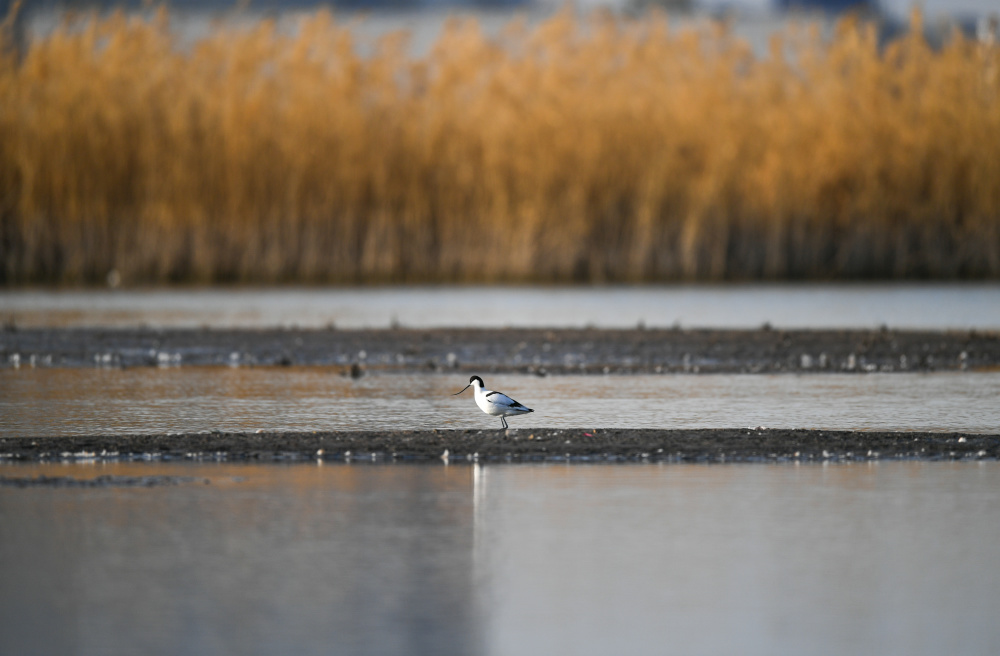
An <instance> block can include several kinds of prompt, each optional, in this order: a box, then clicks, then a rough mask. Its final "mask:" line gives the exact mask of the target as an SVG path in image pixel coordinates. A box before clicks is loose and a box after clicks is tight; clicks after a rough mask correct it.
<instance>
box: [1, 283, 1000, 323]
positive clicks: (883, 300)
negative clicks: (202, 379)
mask: <svg viewBox="0 0 1000 656" xmlns="http://www.w3.org/2000/svg"><path fill="white" fill-rule="evenodd" d="M0 320H3V321H5V322H11V321H12V322H15V323H16V324H17V325H20V326H49V327H52V326H138V325H147V326H159V327H186V328H197V327H201V326H211V327H219V328H222V327H238V328H252V327H271V326H299V327H302V328H309V327H312V328H321V327H326V326H329V325H331V324H334V325H336V326H338V327H341V328H365V327H375V328H385V327H388V326H390V325H392V324H399V325H403V326H408V327H412V328H428V327H442V326H471V327H496V326H517V327H582V326H588V325H590V326H595V327H598V328H631V327H634V326H636V325H638V324H639V323H643V324H645V325H647V326H650V327H668V326H673V325H681V326H683V327H686V328H698V327H709V328H758V327H760V326H761V325H762V324H764V323H771V324H772V325H774V326H776V327H780V328H873V327H876V326H882V325H886V326H889V327H891V328H901V329H902V328H910V329H917V328H924V329H949V328H954V329H969V328H980V329H1000V285H998V284H995V283H994V284H988V283H984V284H923V285H918V284H894V285H889V284H858V285H845V284H825V285H824V284H809V285H788V284H770V285H764V284H748V285H672V286H607V287H579V286H576V287H538V286H535V287H454V286H435V287H372V288H267V289H247V288H243V287H240V288H233V289H220V288H205V289H148V290H76V291H74V290H67V291H51V290H49V291H47V290H26V291H24V290H22V291H4V290H0Z"/></svg>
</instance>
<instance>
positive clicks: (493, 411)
mask: <svg viewBox="0 0 1000 656" xmlns="http://www.w3.org/2000/svg"><path fill="white" fill-rule="evenodd" d="M469 386H472V389H473V391H474V392H475V394H476V405H478V406H479V409H480V410H482V411H483V412H485V413H486V414H488V415H492V416H493V417H500V421H502V422H503V427H504V428H507V420H506V417H512V416H515V415H524V414H527V413H529V412H534V410H532V409H531V408H527V407H525V406H523V405H521V404H520V403H518V402H517V401H515V400H514V399H512V398H510V397H509V396H507V395H506V394H501V393H500V392H494V391H493V390H488V389H486V388H485V387H484V385H483V379H482V378H480V377H479V376H473V377H472V378H470V379H469V385H466V386H465V387H466V389H468V388H469ZM464 391H465V390H464V389H463V390H462V392H464ZM462 392H459V394H461V393H462Z"/></svg>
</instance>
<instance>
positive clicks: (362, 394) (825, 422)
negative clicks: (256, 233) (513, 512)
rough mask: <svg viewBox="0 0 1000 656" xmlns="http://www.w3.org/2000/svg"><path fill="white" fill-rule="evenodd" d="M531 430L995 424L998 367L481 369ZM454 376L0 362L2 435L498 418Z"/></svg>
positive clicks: (439, 424) (978, 427) (489, 421)
mask: <svg viewBox="0 0 1000 656" xmlns="http://www.w3.org/2000/svg"><path fill="white" fill-rule="evenodd" d="M485 378H486V382H487V384H488V386H489V387H491V388H494V389H500V390H502V391H505V392H507V393H509V394H510V395H511V396H513V397H514V398H516V399H517V400H519V401H520V402H521V403H523V404H525V405H527V406H528V407H531V408H534V410H535V412H534V414H532V415H529V416H526V417H517V418H514V419H512V420H511V425H512V426H513V427H515V428H516V427H520V428H529V427H533V426H538V427H556V428H579V427H584V428H598V427H600V428H613V427H622V428H732V427H748V426H750V427H756V426H766V427H769V428H822V429H851V430H876V429H878V430H924V431H968V432H980V433H992V432H1000V373H998V372H993V373H988V372H986V373H984V372H948V373H933V374H918V373H890V374H801V375H796V374H782V375H759V374H732V375H728V374H711V375H680V374H677V375H673V374H672V375H642V376H549V377H545V378H539V377H535V376H524V375H505V376H485ZM467 382H468V376H467V375H465V374H459V373H456V374H451V375H441V374H416V375H392V374H383V375H377V374H376V375H369V376H365V377H363V378H361V379H359V380H352V379H350V378H347V377H344V376H342V375H340V373H339V370H335V369H330V368H322V367H287V368H286V367H282V368H277V367H268V368H259V369H253V368H246V367H240V368H225V367H182V368H173V369H172V368H165V369H161V368H150V367H144V368H136V369H124V370H123V369H29V368H22V369H0V436H5V435H7V436H14V435H27V436H46V435H51V436H58V435H92V434H99V433H150V432H157V433H163V432H197V431H208V430H223V431H255V430H258V429H264V430H269V431H270V430H338V429H361V430H385V429H411V428H496V427H498V426H499V424H500V422H499V421H498V420H497V419H495V418H493V417H488V416H487V415H485V414H483V413H482V412H481V411H480V410H479V409H478V408H477V407H476V405H475V402H474V401H473V396H472V393H471V392H469V391H467V392H465V394H463V395H461V396H457V397H456V396H452V393H454V392H457V391H459V390H460V389H462V387H464V386H465V384H466V383H467Z"/></svg>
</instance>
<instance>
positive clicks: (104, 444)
mask: <svg viewBox="0 0 1000 656" xmlns="http://www.w3.org/2000/svg"><path fill="white" fill-rule="evenodd" d="M997 458H1000V434H994V435H978V434H967V433H913V432H867V431H820V430H804V429H802V430H800V429H796V430H788V429H766V428H756V429H753V428H731V429H702V430H650V429H582V428H581V429H529V428H521V429H509V430H507V431H503V430H423V431H337V432H315V433H304V432H303V433H202V434H184V435H94V436H84V437H59V438H5V439H4V438H0V462H16V461H35V462H39V461H93V460H98V461H100V460H115V461H117V460H157V461H163V460H176V461H185V460H227V461H244V460H250V461H330V462H351V463H383V462H437V463H441V462H448V463H463V462H546V461H547V462H567V461H569V462H646V461H648V462H713V463H716V462H853V461H878V460H898V459H908V460H982V459H988V460H996V459H997Z"/></svg>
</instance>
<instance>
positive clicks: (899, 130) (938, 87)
mask: <svg viewBox="0 0 1000 656" xmlns="http://www.w3.org/2000/svg"><path fill="white" fill-rule="evenodd" d="M167 22H168V21H167V15H166V13H165V12H163V11H161V12H160V13H159V14H158V15H157V16H156V17H155V18H152V19H141V18H135V17H127V16H125V15H122V14H115V15H112V16H110V17H107V18H97V17H92V18H89V19H87V20H85V21H84V22H83V23H82V24H80V23H77V24H76V25H74V26H67V27H64V28H63V29H60V30H58V31H56V32H54V33H52V34H51V35H50V36H47V37H44V38H41V39H38V40H35V41H33V42H31V43H29V44H28V46H27V48H26V50H25V51H24V52H23V53H21V55H20V56H15V55H14V54H12V53H11V52H10V49H9V48H6V49H5V53H6V54H5V55H4V58H3V60H2V61H0V282H2V283H4V284H8V285H10V284H18V283H26V282H90V281H98V280H103V278H104V277H105V275H106V274H107V273H108V271H110V270H116V271H117V272H119V274H120V275H121V276H122V278H123V279H124V280H125V281H127V282H161V281H248V282H250V281H252V282H284V281H296V282H320V281H333V282H371V281H376V282H377V281H404V282H405V281H477V282H483V281H507V282H517V281H664V280H678V279H699V280H700V279H711V280H716V279H784V278H793V279H800V278H810V279H817V278H818V279H828V278H903V277H907V278H924V277H928V278H983V277H997V276H998V275H1000V73H998V72H1000V47H998V46H997V45H996V44H995V43H992V44H991V43H983V42H978V41H971V40H967V39H965V38H963V37H962V36H961V35H960V34H957V33H956V34H955V35H954V36H953V38H951V39H950V40H949V42H948V43H947V44H946V45H945V46H943V47H942V48H941V49H937V50H935V49H932V48H930V47H929V46H928V45H927V43H926V42H925V41H924V40H923V38H922V37H921V35H920V34H921V31H920V29H919V28H920V26H919V24H918V25H915V26H914V27H913V29H911V32H910V34H909V35H907V36H904V37H902V38H901V39H899V40H897V41H895V42H893V43H891V44H889V45H887V46H886V47H884V48H881V47H880V45H879V44H878V43H877V38H876V33H875V30H874V28H873V27H871V26H868V25H864V24H860V23H857V22H852V21H844V22H842V23H840V24H839V26H838V27H837V29H836V32H835V35H834V36H833V37H832V38H831V39H826V40H824V39H822V38H821V37H820V36H819V34H818V31H817V30H816V29H815V28H809V29H802V30H791V31H789V32H786V33H784V34H782V35H779V36H775V37H774V38H773V42H772V53H771V55H770V56H767V57H757V56H755V55H754V54H753V52H752V51H751V49H750V48H749V47H748V46H747V45H746V44H745V43H743V42H741V41H740V40H738V39H736V38H735V37H733V36H732V35H731V34H729V33H728V32H727V31H726V30H725V29H724V28H722V27H714V28H711V29H701V30H688V31H680V32H673V31H671V30H670V29H668V24H667V20H666V19H665V18H664V17H663V16H660V15H650V16H647V17H644V18H643V19H642V20H628V19H616V18H610V17H607V16H604V17H601V16H595V17H592V18H589V19H584V20H580V19H577V18H574V17H573V16H572V15H571V14H570V13H562V14H559V15H557V16H555V17H553V18H551V19H549V20H547V21H545V22H544V23H541V24H540V25H538V26H537V27H526V26H525V25H524V24H522V23H518V22H512V23H511V24H510V25H509V26H508V27H507V29H505V30H504V31H503V33H502V34H501V35H500V36H498V37H496V38H489V37H487V36H484V34H483V33H482V32H481V31H480V29H479V28H478V26H477V25H476V23H475V22H471V21H467V22H452V23H450V24H449V25H448V26H447V28H446V30H445V31H444V33H443V34H442V36H441V37H440V39H439V40H438V41H437V43H436V44H435V45H434V47H433V48H432V49H431V51H430V52H429V53H428V54H427V55H426V56H423V57H413V56H411V55H409V54H408V51H407V47H406V43H405V41H404V40H403V39H402V38H389V39H384V40H383V41H382V42H381V43H380V45H379V47H378V48H377V50H376V52H375V53H374V54H371V55H368V56H360V55H358V54H357V53H356V44H355V42H354V40H353V39H352V35H351V32H350V30H349V28H348V27H347V26H345V25H342V24H338V23H337V22H335V21H334V20H333V18H332V17H331V15H330V14H329V13H327V12H325V11H320V12H317V13H315V14H312V15H310V16H309V17H307V18H306V19H304V20H303V22H302V23H301V25H300V27H299V29H297V30H295V31H294V33H283V32H281V31H279V30H278V29H277V28H276V26H275V24H274V23H273V22H272V21H270V20H262V21H260V22H258V23H256V24H254V25H252V26H251V27H250V28H239V29H238V28H234V27H226V26H224V25H219V26H217V27H216V28H215V29H214V31H213V32H212V33H211V34H210V35H209V36H207V37H205V38H202V39H200V40H198V41H197V42H196V43H194V44H193V46H191V47H190V48H187V47H184V48H181V47H180V46H179V45H178V43H177V37H176V35H174V34H172V33H171V31H170V29H169V28H168V26H167Z"/></svg>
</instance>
